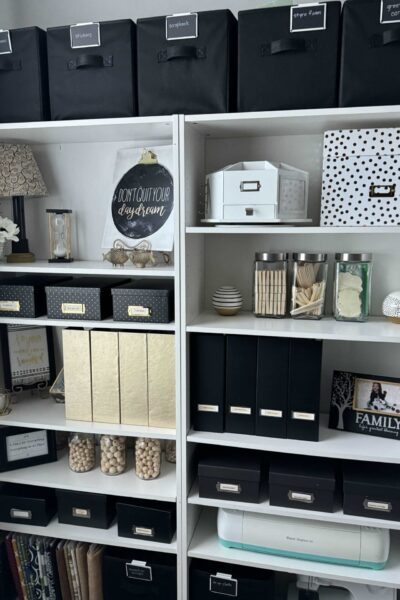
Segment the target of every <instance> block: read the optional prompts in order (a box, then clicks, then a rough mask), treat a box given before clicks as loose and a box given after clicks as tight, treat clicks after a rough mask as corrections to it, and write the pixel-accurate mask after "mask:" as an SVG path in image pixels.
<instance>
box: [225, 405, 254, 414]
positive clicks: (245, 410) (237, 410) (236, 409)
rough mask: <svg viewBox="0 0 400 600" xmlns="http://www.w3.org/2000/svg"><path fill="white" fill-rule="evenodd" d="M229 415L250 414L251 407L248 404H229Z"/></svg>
mask: <svg viewBox="0 0 400 600" xmlns="http://www.w3.org/2000/svg"><path fill="white" fill-rule="evenodd" d="M229 412H230V413H231V415H251V408H249V407H248V406H230V407H229Z"/></svg>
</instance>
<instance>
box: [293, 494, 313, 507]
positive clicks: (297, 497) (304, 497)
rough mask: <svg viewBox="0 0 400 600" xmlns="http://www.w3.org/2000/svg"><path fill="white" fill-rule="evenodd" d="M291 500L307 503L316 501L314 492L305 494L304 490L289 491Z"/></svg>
mask: <svg viewBox="0 0 400 600" xmlns="http://www.w3.org/2000/svg"><path fill="white" fill-rule="evenodd" d="M289 500H294V501H295V502H305V503H307V504H312V503H313V502H314V495H313V494H305V493H304V492H292V491H290V492H289Z"/></svg>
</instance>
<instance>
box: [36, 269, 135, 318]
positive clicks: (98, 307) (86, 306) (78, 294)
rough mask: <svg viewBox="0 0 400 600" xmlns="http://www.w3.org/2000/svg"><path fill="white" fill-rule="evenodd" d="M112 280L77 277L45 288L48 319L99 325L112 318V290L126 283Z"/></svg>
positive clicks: (123, 280) (121, 280)
mask: <svg viewBox="0 0 400 600" xmlns="http://www.w3.org/2000/svg"><path fill="white" fill-rule="evenodd" d="M128 282H129V279H115V278H114V277H80V278H78V279H71V280H70V281H67V282H65V283H62V284H60V285H53V286H50V287H46V295H47V316H48V318H49V319H74V320H81V321H85V320H92V321H101V320H102V319H107V318H108V317H111V315H112V296H111V288H113V287H116V286H118V285H123V284H125V283H128Z"/></svg>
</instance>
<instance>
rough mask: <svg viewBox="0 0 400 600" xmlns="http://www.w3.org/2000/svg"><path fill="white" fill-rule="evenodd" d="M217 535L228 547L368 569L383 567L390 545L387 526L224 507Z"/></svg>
mask: <svg viewBox="0 0 400 600" xmlns="http://www.w3.org/2000/svg"><path fill="white" fill-rule="evenodd" d="M218 537H219V539H220V542H221V544H223V545H224V546H226V547H228V548H239V549H241V550H250V551H252V552H262V553H264V554H274V555H278V556H285V557H287V558H300V559H305V560H314V561H318V562H324V563H334V564H340V565H347V566H352V567H364V568H369V569H383V568H384V567H385V565H386V562H387V560H388V557H389V548H390V532H389V530H388V529H378V528H376V527H361V526H358V525H347V524H339V523H330V522H322V521H321V522H317V521H312V520H308V519H295V518H293V517H277V516H275V515H264V514H258V513H249V512H244V511H241V510H226V509H223V508H220V509H219V511H218ZM362 600H365V599H364V598H363V599H362Z"/></svg>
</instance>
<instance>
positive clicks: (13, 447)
mask: <svg viewBox="0 0 400 600" xmlns="http://www.w3.org/2000/svg"><path fill="white" fill-rule="evenodd" d="M6 451H7V461H8V462H14V461H16V460H25V459H27V458H34V457H35V456H46V454H48V453H49V445H48V443H47V432H46V431H45V430H43V431H33V432H32V433H21V434H20V435H10V436H8V437H7V438H6Z"/></svg>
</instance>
